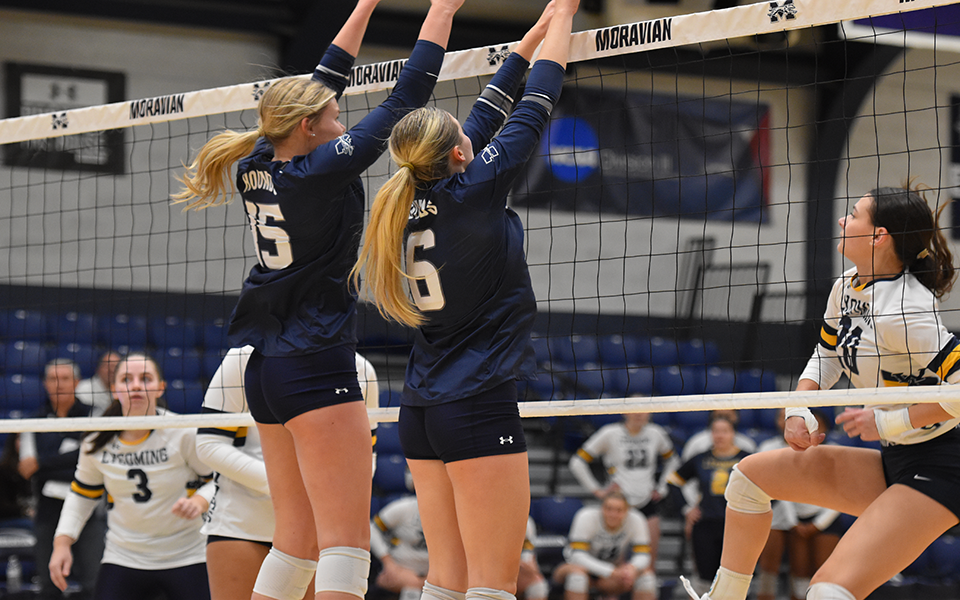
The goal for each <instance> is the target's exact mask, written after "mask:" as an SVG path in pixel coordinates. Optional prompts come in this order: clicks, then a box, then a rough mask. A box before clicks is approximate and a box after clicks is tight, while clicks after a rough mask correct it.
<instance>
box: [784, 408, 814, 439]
mask: <svg viewBox="0 0 960 600" xmlns="http://www.w3.org/2000/svg"><path fill="white" fill-rule="evenodd" d="M790 417H801V418H802V419H803V422H804V423H805V424H806V425H807V431H808V432H810V433H811V434H814V433H820V423H819V422H818V421H817V418H816V417H815V416H813V413H812V412H811V411H810V409H809V408H807V407H805V406H804V407H800V406H791V407H790V408H788V409H787V410H786V412H785V413H784V418H785V419H789V418H790Z"/></svg>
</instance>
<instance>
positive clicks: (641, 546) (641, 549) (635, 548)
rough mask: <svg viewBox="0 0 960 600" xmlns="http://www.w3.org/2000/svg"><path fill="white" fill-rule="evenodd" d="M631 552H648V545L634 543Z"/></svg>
mask: <svg viewBox="0 0 960 600" xmlns="http://www.w3.org/2000/svg"><path fill="white" fill-rule="evenodd" d="M633 553H634V554H650V546H649V545H648V544H634V546H633Z"/></svg>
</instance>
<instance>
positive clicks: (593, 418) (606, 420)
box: [587, 415, 623, 429]
mask: <svg viewBox="0 0 960 600" xmlns="http://www.w3.org/2000/svg"><path fill="white" fill-rule="evenodd" d="M622 420H623V415H587V422H588V423H590V425H591V426H592V427H593V428H594V429H600V428H601V427H603V426H604V425H610V424H611V423H618V422H620V421H622Z"/></svg>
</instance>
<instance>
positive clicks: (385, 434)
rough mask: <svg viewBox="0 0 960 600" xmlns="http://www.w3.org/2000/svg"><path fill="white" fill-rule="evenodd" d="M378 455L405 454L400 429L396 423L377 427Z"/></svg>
mask: <svg viewBox="0 0 960 600" xmlns="http://www.w3.org/2000/svg"><path fill="white" fill-rule="evenodd" d="M376 450H377V454H403V449H402V448H401V447H400V428H399V427H397V424H396V423H380V424H379V425H377V447H376Z"/></svg>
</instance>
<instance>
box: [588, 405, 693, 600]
mask: <svg viewBox="0 0 960 600" xmlns="http://www.w3.org/2000/svg"><path fill="white" fill-rule="evenodd" d="M597 458H602V459H603V465H604V467H606V471H607V473H609V474H610V477H609V481H608V482H607V484H606V485H605V486H604V485H601V483H600V482H599V481H598V480H597V478H596V477H595V476H594V474H593V471H592V470H591V468H590V465H591V464H592V463H593V462H594V461H595V460H596V459H597ZM658 458H659V459H660V461H661V462H662V464H663V471H662V473H663V475H662V476H661V478H660V481H659V482H658V481H657V462H658ZM679 465H680V461H679V458H678V457H677V456H676V454H675V453H674V451H673V442H672V441H670V436H669V435H667V432H666V431H664V429H663V428H662V427H660V426H659V425H657V424H656V423H651V422H650V414H649V413H627V414H625V415H624V416H623V421H622V422H620V423H611V424H610V425H605V426H603V427H601V428H600V429H599V430H597V431H596V433H594V434H593V435H592V436H590V438H589V439H588V440H587V441H586V442H584V444H583V446H582V447H581V448H580V449H579V450H578V451H577V453H576V454H574V455H573V456H572V457H571V458H570V471H571V472H572V473H573V474H574V476H575V477H576V478H577V481H579V482H580V485H582V486H583V487H585V488H586V489H587V490H588V491H590V492H591V493H593V495H594V496H596V497H597V498H603V497H605V496H606V494H607V493H609V492H610V491H614V490H618V491H620V492H622V493H623V495H624V496H625V497H626V498H627V502H628V503H629V504H630V506H632V507H633V508H636V509H637V510H639V511H640V512H641V513H643V516H644V517H646V519H647V527H648V528H649V530H650V567H649V568H648V569H647V570H646V571H644V573H643V574H642V575H641V578H640V579H641V580H640V582H639V583H638V593H637V594H636V597H637V598H638V600H653V598H655V597H656V594H657V579H656V575H655V573H654V570H653V567H654V563H655V562H656V556H657V545H658V543H659V541H660V517H659V513H658V507H659V504H660V501H661V499H662V498H664V497H665V496H666V494H667V476H668V475H670V474H671V473H673V472H674V470H676V468H677V467H678V466H679Z"/></svg>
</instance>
